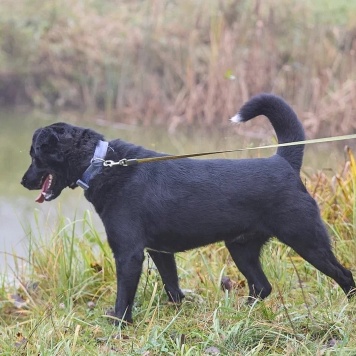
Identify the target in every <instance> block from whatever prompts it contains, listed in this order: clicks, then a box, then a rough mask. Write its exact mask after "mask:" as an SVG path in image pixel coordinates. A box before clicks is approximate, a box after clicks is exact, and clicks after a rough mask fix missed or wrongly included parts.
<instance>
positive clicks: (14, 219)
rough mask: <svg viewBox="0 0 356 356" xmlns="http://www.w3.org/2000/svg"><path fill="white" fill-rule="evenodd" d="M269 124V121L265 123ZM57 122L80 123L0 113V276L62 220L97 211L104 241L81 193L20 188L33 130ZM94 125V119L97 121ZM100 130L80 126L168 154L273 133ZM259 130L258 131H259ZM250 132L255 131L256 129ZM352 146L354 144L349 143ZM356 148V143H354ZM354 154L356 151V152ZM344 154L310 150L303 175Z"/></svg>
mask: <svg viewBox="0 0 356 356" xmlns="http://www.w3.org/2000/svg"><path fill="white" fill-rule="evenodd" d="M258 120H260V119H257V121H256V125H257V126H256V130H257V131H256V132H261V121H258ZM263 120H265V119H263ZM56 121H66V122H71V123H73V124H76V122H75V121H77V120H76V119H75V118H74V119H73V118H72V119H66V118H64V117H54V116H49V115H43V114H35V113H30V114H29V113H28V112H25V111H15V112H13V111H2V112H1V113H0V171H1V179H0V226H1V229H0V272H3V271H5V270H6V271H7V273H9V272H10V273H12V270H13V269H14V266H15V264H16V263H15V261H14V258H13V256H14V255H16V256H20V257H23V258H24V259H25V260H26V257H27V255H28V244H29V241H30V239H32V238H37V237H38V236H42V237H43V236H44V237H45V236H46V235H49V234H50V233H51V229H52V228H53V226H54V225H55V222H56V220H57V219H58V216H62V217H65V218H67V219H68V220H73V219H75V217H82V216H83V214H84V211H85V210H87V209H89V210H90V211H92V212H93V214H92V215H93V217H95V218H94V224H95V227H96V228H97V230H98V231H99V233H101V234H102V236H103V238H105V234H104V229H103V226H102V225H101V222H100V221H99V219H98V218H97V217H96V214H95V212H94V210H93V208H92V207H91V205H90V204H89V203H88V202H87V201H86V200H85V198H84V196H83V192H82V191H81V189H79V188H78V189H75V190H74V191H73V190H71V189H66V190H65V191H63V192H62V194H61V196H60V197H59V198H58V199H56V200H54V201H52V202H50V203H43V204H37V203H35V198H36V195H37V192H35V191H28V190H26V189H25V188H23V187H22V186H21V185H20V180H21V178H22V175H23V174H24V172H25V170H26V169H27V167H28V165H29V163H30V157H29V155H28V151H29V148H30V144H31V138H32V134H33V131H34V130H35V129H36V128H38V127H41V126H45V125H49V124H51V123H53V122H56ZM93 121H94V120H93ZM99 123H100V125H97V124H93V123H89V122H85V121H82V120H81V121H80V126H87V127H91V128H94V129H96V130H97V131H100V132H102V133H104V135H105V137H106V139H108V140H110V139H114V138H118V137H119V138H121V139H124V140H126V141H130V142H133V143H136V144H139V145H142V146H145V147H148V148H150V149H154V150H157V151H161V152H167V153H170V154H183V153H192V152H202V151H210V150H223V149H234V148H241V147H247V146H252V145H257V144H269V143H273V140H272V137H273V132H272V130H270V129H269V130H267V132H266V134H265V135H264V136H265V137H264V138H262V139H259V140H256V139H254V140H251V139H249V138H248V137H247V136H246V135H245V136H241V135H239V132H238V129H235V128H231V126H230V127H229V126H227V127H226V128H224V129H219V130H216V132H214V133H212V132H210V133H208V132H203V131H202V130H189V131H187V130H185V129H184V130H183V129H180V127H178V128H177V129H176V132H175V133H174V134H169V133H168V132H167V130H166V129H162V128H161V129H158V128H149V127H144V128H143V127H135V126H129V125H117V124H110V123H109V124H108V123H106V124H105V125H103V121H99ZM258 125H260V127H258ZM251 130H252V132H253V131H254V128H253V127H252V129H251ZM348 143H349V144H350V142H348ZM351 144H352V146H353V148H355V143H354V142H351ZM354 151H355V150H354ZM272 153H273V150H272V151H271V150H269V151H263V152H262V151H253V152H248V153H241V152H240V153H232V154H229V155H226V154H224V155H220V157H229V158H244V157H247V156H249V157H261V156H268V155H270V154H272ZM343 161H344V158H343V149H342V145H340V144H321V145H313V146H307V148H306V154H305V164H304V168H303V169H304V172H306V173H307V174H312V173H314V172H316V171H318V170H321V169H328V170H330V169H333V170H334V169H336V168H337V167H341V164H342V162H343Z"/></svg>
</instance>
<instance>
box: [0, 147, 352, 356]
mask: <svg viewBox="0 0 356 356" xmlns="http://www.w3.org/2000/svg"><path fill="white" fill-rule="evenodd" d="M346 157H347V162H346V164H345V165H344V166H343V167H342V169H341V170H340V172H339V173H337V174H334V175H332V176H330V175H326V174H324V173H318V174H316V175H314V176H312V177H309V178H306V185H307V187H308V189H309V191H310V192H311V193H312V194H313V195H314V197H315V198H316V199H317V201H318V203H319V205H320V206H321V210H322V215H323V217H324V219H325V221H326V223H327V224H328V226H329V228H330V231H331V235H332V243H333V246H334V250H335V253H336V255H337V256H338V258H339V259H340V260H341V262H342V263H343V264H344V265H346V266H347V267H348V268H351V270H352V271H353V273H354V275H355V268H354V266H355V265H356V257H355V256H356V242H355V226H356V225H355V219H356V203H355V201H356V199H355V197H356V195H355V194H356V190H355V186H356V163H355V158H354V155H353V154H352V152H351V151H350V150H349V149H348V150H346ZM177 262H178V269H179V276H180V283H181V286H182V287H183V288H184V289H186V298H185V299H184V302H183V303H182V305H181V306H176V305H172V304H170V303H168V301H167V297H166V295H165V293H164V289H163V286H162V282H161V280H160V277H159V275H158V272H157V270H156V269H155V267H154V265H153V263H152V261H151V260H150V259H149V258H148V256H147V258H146V262H145V267H144V272H143V275H142V277H141V281H140V284H139V288H138V292H137V296H136V301H135V305H134V319H135V323H134V325H131V326H128V327H126V328H125V329H123V330H120V329H119V328H118V327H116V326H113V325H112V324H111V322H110V320H111V316H110V312H109V313H108V312H107V310H108V309H109V308H110V306H111V305H113V303H114V299H115V286H116V283H115V271H114V263H113V258H112V256H111V251H110V249H109V247H108V245H107V243H106V242H105V239H104V237H101V236H99V235H98V233H97V231H96V230H95V228H94V227H93V225H92V222H91V215H90V213H88V212H87V213H85V214H84V216H83V217H82V218H80V219H77V218H74V219H73V220H64V219H61V218H59V219H58V222H57V225H56V226H54V227H53V233H52V234H51V236H50V237H48V236H36V237H33V238H32V240H31V248H30V256H29V258H28V261H27V269H26V270H25V271H24V270H23V269H19V270H18V271H17V272H16V273H15V276H16V281H17V283H16V286H13V287H11V286H9V284H7V283H6V281H5V276H2V278H1V280H2V282H1V283H0V352H1V354H2V355H14V354H28V355H34V354H41V355H63V354H65V355H98V354H99V355H104V354H105V355H106V354H109V355H110V354H125V355H146V356H148V355H161V354H168V355H202V354H214V352H215V353H216V352H220V354H221V355H232V354H233V355H271V354H274V355H332V354H338V355H353V354H355V352H356V337H355V335H356V326H355V325H356V314H355V301H351V302H349V303H348V302H347V299H346V297H345V295H344V294H343V292H342V291H341V289H340V288H339V286H337V285H336V283H334V282H333V281H332V280H330V279H329V278H327V277H326V276H325V275H323V274H321V273H320V272H319V271H317V270H316V269H315V268H313V267H312V266H311V265H309V264H308V263H306V262H305V261H304V260H303V259H301V258H300V257H299V256H298V255H296V254H295V253H294V252H293V251H292V250H291V249H290V248H289V247H286V246H284V245H282V244H281V243H279V242H278V241H277V240H272V241H271V242H270V243H269V244H268V245H267V246H266V247H265V249H264V251H263V255H262V262H263V266H264V270H265V272H266V274H267V276H268V278H269V279H270V281H271V282H272V285H273V288H274V290H273V292H272V294H271V296H269V297H268V298H267V299H266V300H265V301H263V302H256V303H255V304H253V305H252V306H248V305H247V304H246V298H247V288H246V287H245V281H244V277H243V276H242V275H241V274H240V272H239V271H238V270H237V269H236V267H235V265H234V263H233V261H232V259H231V257H230V256H229V254H228V252H227V250H226V249H225V247H224V246H223V244H215V245H214V246H207V247H203V248H200V249H196V250H192V251H189V252H186V253H182V254H178V256H177ZM223 276H225V277H229V278H230V279H231V286H232V288H231V289H230V290H224V291H223V290H221V286H220V281H221V279H222V277H223Z"/></svg>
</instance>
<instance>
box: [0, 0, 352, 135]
mask: <svg viewBox="0 0 356 356" xmlns="http://www.w3.org/2000/svg"><path fill="white" fill-rule="evenodd" d="M355 79H356V3H355V2H354V1H346V0H342V1H335V0H326V1H321V0H320V1H311V0H303V1H297V0H292V1H284V0H282V1H279V0H278V1H277V0H271V1H261V0H253V1H249V0H226V1H219V0H209V1H198V0H195V1H192V0H182V1H157V0H144V1H138V0H129V1H127V0H126V1H119V0H111V1H110V0H106V1H98V0H87V1H81V0H56V1H46V2H43V1H40V0H31V1H30V0H18V1H12V0H2V1H1V3H0V103H2V104H3V105H5V104H7V105H16V104H21V103H24V102H26V103H29V104H31V105H34V106H36V107H41V108H44V109H46V110H50V111H53V110H59V109H60V110H62V109H75V110H81V111H85V112H89V113H92V114H94V113H101V114H104V117H105V118H106V119H110V120H113V121H120V122H130V123H134V124H138V123H143V124H145V125H150V124H152V123H159V124H162V123H164V124H166V125H168V126H169V127H170V128H171V130H174V128H175V127H176V126H177V125H179V124H183V125H186V126H189V125H192V124H200V125H204V126H209V125H214V126H216V125H217V124H218V125H220V124H222V123H224V122H226V119H227V118H228V117H230V116H231V115H232V114H234V113H235V111H236V110H237V108H238V107H239V106H240V105H241V104H242V102H243V101H245V100H247V99H248V98H249V97H250V96H251V95H253V94H256V93H258V92H261V91H267V92H271V91H272V92H275V93H277V94H280V95H282V96H283V97H284V98H285V99H287V100H288V101H290V102H291V104H292V105H293V106H294V107H295V108H296V110H297V111H298V114H299V115H300V117H301V118H302V120H303V121H304V124H305V126H306V128H307V131H308V132H309V134H310V136H313V135H315V134H316V133H325V132H327V133H328V134H330V133H345V132H350V131H352V130H354V129H355V128H356V120H354V117H355V113H356V84H355ZM92 117H95V115H93V116H92Z"/></svg>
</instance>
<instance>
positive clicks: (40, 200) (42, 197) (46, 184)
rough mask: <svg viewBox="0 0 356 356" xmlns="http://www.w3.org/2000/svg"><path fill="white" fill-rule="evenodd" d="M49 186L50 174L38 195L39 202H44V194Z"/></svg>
mask: <svg viewBox="0 0 356 356" xmlns="http://www.w3.org/2000/svg"><path fill="white" fill-rule="evenodd" d="M48 186H49V175H48V176H47V178H46V179H45V181H44V182H43V184H42V189H41V193H40V194H39V195H38V197H37V198H36V200H35V201H36V202H37V203H43V202H44V200H45V197H44V194H45V192H46V190H47V189H48Z"/></svg>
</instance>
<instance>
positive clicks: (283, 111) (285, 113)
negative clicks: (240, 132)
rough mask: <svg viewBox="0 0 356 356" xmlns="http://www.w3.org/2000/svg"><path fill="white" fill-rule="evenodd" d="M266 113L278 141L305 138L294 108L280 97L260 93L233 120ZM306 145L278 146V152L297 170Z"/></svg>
mask: <svg viewBox="0 0 356 356" xmlns="http://www.w3.org/2000/svg"><path fill="white" fill-rule="evenodd" d="M259 115H265V116H267V117H268V119H269V121H270V122H271V124H272V126H273V128H274V130H275V131H276V134H277V138H278V143H286V142H295V141H303V140H305V134H304V129H303V126H302V123H301V122H300V121H299V119H298V117H297V115H296V113H295V112H294V111H293V109H292V108H291V107H290V106H289V105H288V104H287V103H286V102H285V101H284V100H283V99H282V98H280V97H278V96H275V95H272V94H260V95H257V96H254V97H253V98H251V99H250V100H249V101H248V102H246V103H245V104H244V105H243V106H242V108H241V109H240V111H239V113H238V114H237V115H236V116H234V117H233V118H231V121H232V122H245V121H248V120H250V119H252V118H254V117H256V116H259ZM303 152H304V145H297V146H287V147H278V149H277V154H278V155H280V156H281V157H283V158H284V159H286V160H287V161H288V162H289V164H290V165H291V166H292V167H293V168H294V169H295V170H296V171H297V172H299V171H300V168H301V166H302V161H303Z"/></svg>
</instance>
